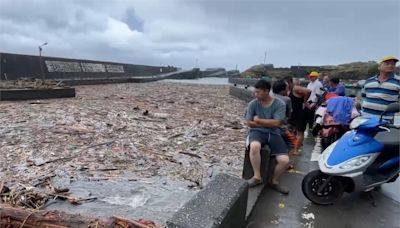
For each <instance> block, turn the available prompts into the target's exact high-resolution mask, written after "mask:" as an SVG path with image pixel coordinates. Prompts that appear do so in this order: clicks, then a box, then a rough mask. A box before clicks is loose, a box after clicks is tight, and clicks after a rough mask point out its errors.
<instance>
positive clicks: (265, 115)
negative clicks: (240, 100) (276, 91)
mask: <svg viewBox="0 0 400 228" xmlns="http://www.w3.org/2000/svg"><path fill="white" fill-rule="evenodd" d="M285 112H286V105H285V103H284V102H283V101H282V100H279V99H276V98H274V100H273V102H272V104H271V105H270V106H268V107H264V106H263V105H262V104H261V102H260V101H258V100H257V99H255V100H252V101H251V102H250V103H249V105H248V106H247V111H246V116H245V118H246V120H253V119H254V117H255V116H257V117H259V118H262V119H276V120H284V119H285V117H286V114H285ZM251 131H260V132H263V133H275V134H279V133H280V131H279V128H268V127H260V128H250V132H251Z"/></svg>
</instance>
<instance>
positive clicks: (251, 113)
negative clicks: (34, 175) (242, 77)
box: [246, 80, 289, 194]
mask: <svg viewBox="0 0 400 228" xmlns="http://www.w3.org/2000/svg"><path fill="white" fill-rule="evenodd" d="M254 87H255V96H256V99H254V100H253V101H251V102H250V103H249V105H248V107H247V112H246V120H247V125H248V126H249V127H250V131H249V142H250V162H251V165H252V167H253V172H254V176H253V177H252V178H251V179H249V180H248V184H249V186H250V187H253V186H256V185H258V184H261V183H262V178H261V172H260V165H261V156H260V152H261V146H262V145H266V144H267V145H268V146H269V147H270V148H271V155H272V156H275V158H276V160H277V165H276V167H275V170H274V175H273V177H272V180H271V183H269V185H270V186H271V187H272V188H273V189H275V190H277V191H278V192H280V193H283V194H288V193H289V190H287V189H286V188H285V187H283V186H281V185H280V184H279V179H280V177H281V176H282V174H283V173H285V172H286V170H287V168H288V165H289V156H288V151H287V147H286V144H285V142H284V141H283V139H282V137H281V135H280V130H279V128H280V127H281V126H282V124H283V121H284V119H285V116H286V115H285V111H286V106H285V104H284V103H283V102H282V101H281V100H279V99H276V98H274V97H271V96H270V95H269V92H270V90H271V84H270V83H269V82H267V81H265V80H260V81H258V82H257V83H256V84H255V86H254Z"/></svg>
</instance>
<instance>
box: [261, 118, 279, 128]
mask: <svg viewBox="0 0 400 228" xmlns="http://www.w3.org/2000/svg"><path fill="white" fill-rule="evenodd" d="M254 122H255V123H256V124H258V125H260V126H262V127H267V128H278V127H280V126H281V125H282V122H283V121H282V120H276V119H261V118H258V117H257V116H256V117H254Z"/></svg>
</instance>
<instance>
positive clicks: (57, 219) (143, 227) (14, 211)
mask: <svg viewBox="0 0 400 228" xmlns="http://www.w3.org/2000/svg"><path fill="white" fill-rule="evenodd" d="M3 227H25V228H40V227H51V228H67V227H76V228H95V227H97V228H106V227H107V228H108V227H109V228H111V227H115V228H154V227H156V226H155V224H154V222H151V221H147V220H128V219H125V218H120V217H109V218H94V217H89V216H82V215H73V214H68V213H65V212H59V211H41V210H24V209H20V208H13V207H5V206H4V205H0V228H3Z"/></svg>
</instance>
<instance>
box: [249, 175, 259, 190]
mask: <svg viewBox="0 0 400 228" xmlns="http://www.w3.org/2000/svg"><path fill="white" fill-rule="evenodd" d="M247 184H248V185H249V187H250V188H251V187H254V186H257V185H260V184H262V180H259V179H257V178H254V177H252V178H250V179H249V180H247Z"/></svg>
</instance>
